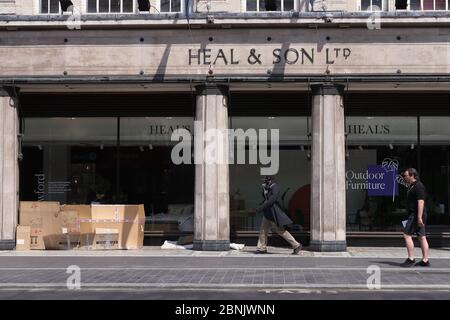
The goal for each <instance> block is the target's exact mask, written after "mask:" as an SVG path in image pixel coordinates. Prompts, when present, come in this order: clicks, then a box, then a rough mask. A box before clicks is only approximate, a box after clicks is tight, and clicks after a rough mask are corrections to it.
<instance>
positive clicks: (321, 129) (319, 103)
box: [310, 83, 347, 251]
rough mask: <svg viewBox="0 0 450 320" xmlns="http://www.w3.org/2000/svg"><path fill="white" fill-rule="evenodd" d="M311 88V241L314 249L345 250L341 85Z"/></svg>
mask: <svg viewBox="0 0 450 320" xmlns="http://www.w3.org/2000/svg"><path fill="white" fill-rule="evenodd" d="M311 89H312V96H313V100H312V110H311V112H312V155H311V156H312V158H311V171H312V172H311V173H312V174H311V176H312V178H311V243H310V247H311V250H313V251H346V250H347V245H346V230H345V228H346V222H345V216H346V207H345V196H346V192H345V129H344V107H343V100H342V92H343V90H344V86H343V85H339V84H332V83H324V84H315V85H312V86H311Z"/></svg>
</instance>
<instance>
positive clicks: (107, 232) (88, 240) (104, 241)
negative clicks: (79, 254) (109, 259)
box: [81, 228, 119, 250]
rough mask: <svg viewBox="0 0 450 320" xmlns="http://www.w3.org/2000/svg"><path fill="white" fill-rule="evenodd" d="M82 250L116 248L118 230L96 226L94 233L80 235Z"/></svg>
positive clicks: (117, 244)
mask: <svg viewBox="0 0 450 320" xmlns="http://www.w3.org/2000/svg"><path fill="white" fill-rule="evenodd" d="M81 249H82V250H118V249H119V230H118V229H101V228H97V229H96V233H85V234H82V235H81Z"/></svg>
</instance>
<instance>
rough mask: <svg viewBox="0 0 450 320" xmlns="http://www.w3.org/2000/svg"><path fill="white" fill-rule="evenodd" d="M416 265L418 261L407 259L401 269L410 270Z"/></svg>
mask: <svg viewBox="0 0 450 320" xmlns="http://www.w3.org/2000/svg"><path fill="white" fill-rule="evenodd" d="M415 263H416V259H413V260H411V259H410V258H408V259H406V260H405V262H403V263H402V264H401V265H400V267H403V268H409V267H412V266H413V265H414V264H415Z"/></svg>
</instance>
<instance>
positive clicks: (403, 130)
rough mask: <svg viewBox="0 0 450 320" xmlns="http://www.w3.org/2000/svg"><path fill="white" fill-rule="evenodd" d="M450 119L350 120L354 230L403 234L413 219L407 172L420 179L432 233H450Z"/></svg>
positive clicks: (349, 178)
mask: <svg viewBox="0 0 450 320" xmlns="http://www.w3.org/2000/svg"><path fill="white" fill-rule="evenodd" d="M449 128H450V117H348V118H347V120H346V129H347V134H348V137H347V145H348V147H347V148H348V150H347V155H348V159H347V161H346V188H347V224H348V226H347V227H348V230H349V231H352V230H358V231H400V230H401V221H402V220H404V219H405V218H406V217H407V211H406V208H407V205H406V190H407V187H406V185H405V183H404V182H403V179H402V178H401V176H400V175H401V173H402V171H403V170H405V169H407V168H409V167H413V168H417V169H418V170H419V173H420V179H421V180H422V181H423V183H424V184H425V187H426V189H427V193H428V197H427V199H426V207H427V211H428V213H429V216H428V217H429V220H428V231H430V232H432V231H433V230H440V229H442V228H447V229H448V228H449V226H450V215H449V208H448V206H449V200H450V171H449V168H450V142H449V141H450V139H449V138H450V129H449Z"/></svg>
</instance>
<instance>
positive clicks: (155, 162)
mask: <svg viewBox="0 0 450 320" xmlns="http://www.w3.org/2000/svg"><path fill="white" fill-rule="evenodd" d="M192 126H193V119H192V118H182V117H177V118H165V117H147V118H146V117H139V118H25V119H24V122H23V133H24V137H23V146H22V152H23V155H24V157H23V161H22V162H21V188H20V199H21V200H23V201H59V202H60V203H62V204H91V203H112V204H114V203H116V204H144V205H145V212H146V216H147V223H146V230H147V231H168V232H169V231H170V232H180V231H184V232H192V231H193V215H194V209H193V206H194V173H195V169H194V165H192V164H180V165H176V164H174V163H173V161H172V159H171V151H172V147H173V146H174V145H175V143H176V142H172V141H171V134H172V132H173V130H175V129H176V128H186V130H188V131H191V130H192V129H191V128H192ZM180 182H181V183H180Z"/></svg>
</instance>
